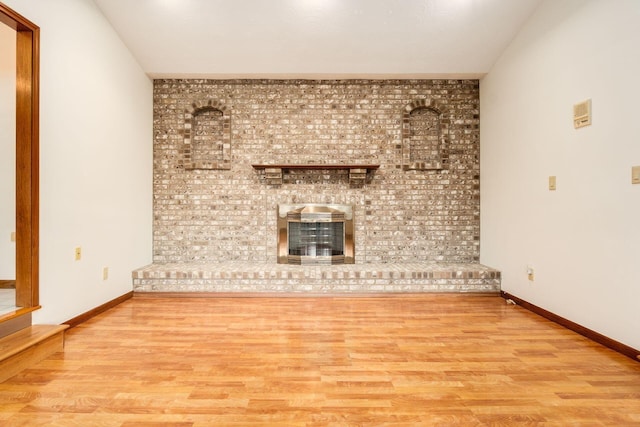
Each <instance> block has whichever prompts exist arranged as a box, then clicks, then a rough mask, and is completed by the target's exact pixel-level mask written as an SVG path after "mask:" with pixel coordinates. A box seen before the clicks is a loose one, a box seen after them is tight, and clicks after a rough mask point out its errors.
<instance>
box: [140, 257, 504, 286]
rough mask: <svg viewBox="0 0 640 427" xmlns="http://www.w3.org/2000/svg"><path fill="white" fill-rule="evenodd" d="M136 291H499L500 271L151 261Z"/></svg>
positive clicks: (476, 267) (451, 266) (409, 265)
mask: <svg viewBox="0 0 640 427" xmlns="http://www.w3.org/2000/svg"><path fill="white" fill-rule="evenodd" d="M133 285H134V291H136V292H256V293H260V292H286V293H308V294H332V293H345V294H362V293H385V292H499V291H500V272H499V271H497V270H494V269H492V268H489V267H486V266H484V265H481V264H437V263H402V264H351V265H333V266H312V267H310V266H304V267H301V266H295V265H286V264H275V263H246V262H227V263H220V264H193V263H175V264H151V265H148V266H146V267H142V268H139V269H137V270H135V271H134V272H133Z"/></svg>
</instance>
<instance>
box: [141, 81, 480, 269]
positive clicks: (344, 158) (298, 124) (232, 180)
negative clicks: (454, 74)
mask: <svg viewBox="0 0 640 427" xmlns="http://www.w3.org/2000/svg"><path fill="white" fill-rule="evenodd" d="M209 105H212V106H215V107H217V109H218V110H221V113H220V114H222V112H223V113H224V115H226V116H224V117H228V121H227V122H225V123H227V124H228V126H229V129H227V130H226V131H229V130H230V133H229V138H228V139H226V140H225V141H224V143H225V144H226V145H225V150H227V151H226V152H225V156H227V158H228V162H226V163H225V167H226V169H222V168H220V169H213V168H210V169H198V168H195V169H192V168H189V167H185V165H186V164H187V163H188V159H187V160H185V158H184V157H185V153H188V152H189V150H185V144H186V143H188V142H189V138H191V139H193V140H195V138H196V137H197V135H191V133H194V134H195V131H193V130H192V129H190V128H189V121H190V120H191V119H192V118H193V114H194V111H196V112H197V111H199V109H202V108H203V106H204V107H207V106H209ZM425 105H426V106H427V107H429V106H436V107H437V108H436V111H437V112H440V113H441V121H442V123H441V124H440V128H439V129H440V131H442V132H443V134H442V146H441V147H439V148H438V150H436V151H438V154H439V156H441V162H440V163H441V166H439V168H431V169H428V168H427V169H412V168H407V167H406V166H407V165H406V163H407V147H406V145H407V138H406V136H407V127H406V126H408V124H407V123H408V122H407V119H406V117H407V115H408V111H409V110H410V108H408V106H409V107H411V106H421V107H422V106H425ZM220 117H222V115H220ZM225 120H226V119H225ZM403 126H404V128H403ZM427 127H428V126H427ZM403 129H404V132H403ZM435 131H437V129H436V130H433V129H431V130H430V129H427V130H425V131H424V133H425V134H427V133H428V134H430V135H431V134H434V135H435V133H434V132H435ZM185 134H187V137H189V138H185ZM432 139H433V138H432ZM403 150H404V156H403ZM274 163H292V164H308V163H313V164H379V165H380V168H379V169H378V170H376V171H375V172H370V173H369V176H368V179H367V180H366V182H365V183H362V184H354V183H353V182H350V180H349V170H340V169H338V170H291V171H284V175H283V179H282V183H281V184H274V182H273V181H271V180H268V179H265V174H264V171H261V170H256V169H254V168H252V166H251V165H252V164H274ZM440 163H438V164H440ZM479 174H480V169H479V87H478V81H477V80H384V81H378V80H345V81H334V80H332V81H324V80H322V81H319V80H318V81H316V80H195V79H194V80H191V79H189V80H186V79H185V80H155V82H154V189H153V192H154V196H153V197H154V234H153V261H154V263H218V262H225V261H243V262H248V263H251V262H273V263H275V262H276V256H277V249H276V242H277V235H276V230H277V218H276V212H277V206H278V204H282V203H289V204H296V203H331V204H350V205H353V206H354V215H355V246H356V249H355V259H356V264H373V263H402V262H416V261H426V262H440V263H475V262H478V259H479V247H480V240H479V236H480V203H479V202H480V201H479V194H480V188H479V185H480V181H479V180H480V176H479Z"/></svg>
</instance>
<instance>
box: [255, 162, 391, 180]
mask: <svg viewBox="0 0 640 427" xmlns="http://www.w3.org/2000/svg"><path fill="white" fill-rule="evenodd" d="M251 166H252V167H253V168H254V169H261V170H264V172H265V173H264V177H265V179H266V180H267V181H269V182H270V183H272V184H282V171H283V170H285V169H288V170H291V169H305V170H325V169H345V170H348V171H349V183H350V184H361V183H364V182H365V181H366V179H367V172H369V171H374V170H376V169H378V168H379V167H380V165H372V164H320V163H307V164H292V163H283V164H273V165H263V164H253V165H251Z"/></svg>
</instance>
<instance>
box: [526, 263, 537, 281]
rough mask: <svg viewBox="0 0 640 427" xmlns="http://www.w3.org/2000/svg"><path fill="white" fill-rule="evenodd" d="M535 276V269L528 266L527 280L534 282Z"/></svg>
mask: <svg viewBox="0 0 640 427" xmlns="http://www.w3.org/2000/svg"><path fill="white" fill-rule="evenodd" d="M534 275H535V271H534V270H533V267H531V266H530V265H528V266H527V279H529V281H531V282H533V279H534Z"/></svg>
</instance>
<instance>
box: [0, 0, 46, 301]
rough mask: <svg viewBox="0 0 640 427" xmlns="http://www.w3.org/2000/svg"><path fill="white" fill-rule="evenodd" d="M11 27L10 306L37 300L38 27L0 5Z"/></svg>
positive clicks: (0, 18) (1, 15) (0, 14)
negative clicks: (13, 162)
mask: <svg viewBox="0 0 640 427" xmlns="http://www.w3.org/2000/svg"><path fill="white" fill-rule="evenodd" d="M0 22H2V24H6V25H8V26H9V27H11V28H13V29H14V30H15V31H16V305H18V306H20V307H36V306H38V304H39V290H38V262H39V228H38V227H39V214H38V211H39V162H40V161H39V133H40V119H39V117H40V104H39V98H40V83H39V82H40V28H39V27H38V26H37V25H35V24H34V23H32V22H31V21H29V20H28V19H26V18H24V17H23V16H22V15H20V14H18V13H16V12H15V11H13V10H11V9H10V8H8V7H7V6H5V5H3V4H1V3H0Z"/></svg>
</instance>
